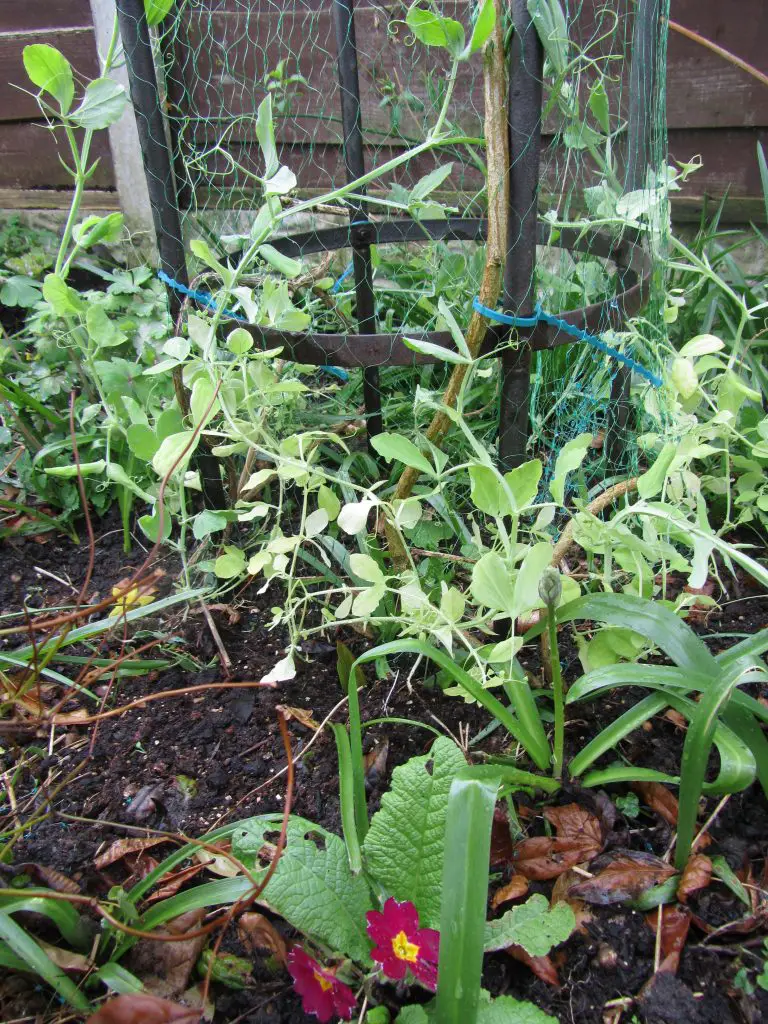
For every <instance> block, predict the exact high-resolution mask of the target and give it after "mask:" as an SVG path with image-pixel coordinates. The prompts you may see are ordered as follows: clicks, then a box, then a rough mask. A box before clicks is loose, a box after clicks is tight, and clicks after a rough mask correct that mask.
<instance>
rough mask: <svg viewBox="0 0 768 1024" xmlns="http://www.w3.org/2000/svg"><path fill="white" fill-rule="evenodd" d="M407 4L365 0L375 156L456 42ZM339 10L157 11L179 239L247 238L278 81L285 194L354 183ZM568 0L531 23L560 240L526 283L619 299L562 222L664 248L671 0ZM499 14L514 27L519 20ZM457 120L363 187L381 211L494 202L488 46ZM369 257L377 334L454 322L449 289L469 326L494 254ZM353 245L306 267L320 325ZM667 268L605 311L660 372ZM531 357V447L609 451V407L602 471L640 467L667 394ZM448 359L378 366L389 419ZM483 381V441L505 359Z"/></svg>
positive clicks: (349, 291) (619, 374)
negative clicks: (621, 318)
mask: <svg viewBox="0 0 768 1024" xmlns="http://www.w3.org/2000/svg"><path fill="white" fill-rule="evenodd" d="M422 6H424V7H430V8H431V9H432V10H434V11H436V12H438V13H440V14H441V15H444V16H449V17H452V18H455V19H457V20H458V21H460V22H461V23H462V24H463V25H464V26H465V28H466V30H467V33H469V32H470V31H471V25H472V19H473V18H474V17H476V13H477V5H476V4H475V3H474V2H472V0H445V2H431V3H429V4H426V3H425V4H423V5H422ZM408 7H409V4H408V3H406V2H404V0H390V2H381V3H379V2H375V0H359V2H358V3H356V4H355V5H354V16H355V29H356V42H357V68H358V76H359V86H360V96H361V122H362V131H363V139H364V157H365V164H366V168H367V169H372V168H376V167H378V166H381V165H382V164H383V163H385V162H386V161H387V160H389V159H390V158H391V157H392V156H393V155H395V154H397V153H398V152H401V151H402V150H403V149H404V148H407V147H409V146H413V145H414V144H417V143H418V142H420V141H422V140H423V139H424V138H425V137H426V135H427V134H428V132H429V131H430V128H431V127H432V126H433V125H434V124H435V121H436V119H437V117H438V115H439V111H440V109H441V107H442V104H443V101H444V97H445V90H446V88H447V82H448V71H449V67H450V59H449V57H448V55H447V53H446V52H445V51H443V50H439V49H437V48H433V47H430V48H426V47H425V46H423V45H422V44H421V43H420V42H419V41H418V40H417V39H415V38H414V36H413V34H412V33H411V31H410V30H409V28H408V26H407V25H406V23H405V18H406V14H407V11H408ZM333 8H334V3H333V2H330V0H285V2H283V0H180V2H179V3H177V5H176V6H175V8H174V9H173V12H172V15H171V16H170V17H169V18H167V19H166V21H165V22H164V23H163V25H162V26H161V27H160V30H159V31H158V33H157V36H156V38H155V42H156V57H157V67H158V82H159V88H158V103H159V105H160V107H161V109H162V111H163V113H164V115H165V124H166V128H167V138H168V141H169V144H170V148H171V152H172V166H173V177H174V179H175V180H174V181H168V182H164V185H165V186H166V189H165V195H166V199H167V201H169V202H170V203H173V204H176V203H177V204H178V207H179V209H180V211H181V223H182V225H183V232H184V235H185V237H186V238H187V240H188V239H189V238H193V237H204V238H206V239H207V240H208V241H209V243H210V244H212V245H214V246H215V247H216V248H217V249H218V250H219V251H220V252H222V253H225V252H226V251H227V250H229V251H236V250H237V249H238V248H239V247H240V246H241V245H242V236H243V235H247V232H248V230H249V227H250V223H251V221H252V219H253V215H254V211H255V210H256V209H257V208H258V206H259V205H260V202H261V201H262V199H261V189H260V185H259V181H258V178H259V175H260V174H261V173H263V172H262V166H261V163H262V156H261V151H260V147H259V142H258V138H257V130H256V111H257V109H258V106H259V104H260V103H261V101H262V100H263V99H264V97H265V96H266V95H267V94H268V93H271V95H272V97H273V111H274V115H275V124H276V136H277V143H278V151H279V159H280V162H281V163H284V164H286V165H287V166H288V167H289V168H290V169H291V170H292V171H293V172H294V173H295V175H296V178H297V182H298V187H297V190H296V192H295V193H294V195H296V196H305V197H306V196H314V195H317V194H318V193H324V192H327V191H328V190H330V189H333V188H335V187H338V186H340V185H342V184H343V183H344V182H345V181H346V171H345V165H344V144H345V138H344V130H343V125H342V116H341V93H340V87H339V81H338V67H337V56H338V48H337V43H338V40H337V35H336V31H335V25H334V17H333V14H334V12H333ZM559 9H561V5H560V4H558V3H554V4H553V3H551V2H549V0H531V2H530V3H529V4H528V10H529V11H531V13H533V14H534V15H536V16H537V17H538V18H539V19H540V20H539V22H537V24H540V25H546V24H547V18H548V17H551V16H552V14H553V12H554V15H555V19H554V24H555V25H556V26H557V24H558V22H557V18H556V14H557V11H558V10H559ZM562 11H563V13H564V16H565V25H566V34H567V38H563V33H562V32H561V31H558V30H557V28H556V29H555V31H554V32H553V31H550V32H549V35H548V36H547V33H546V31H543V32H541V33H540V34H542V35H543V37H544V38H543V42H544V51H545V63H544V75H543V108H544V119H543V141H542V155H541V168H540V186H539V192H538V197H537V202H538V216H539V219H540V221H541V222H542V223H543V225H544V226H545V229H547V230H548V232H549V241H551V242H552V243H553V244H552V245H548V246H540V247H539V249H538V253H537V269H536V278H535V283H534V291H535V296H536V299H537V301H538V302H539V303H540V304H541V306H542V307H543V308H544V309H545V310H547V311H549V312H552V313H557V312H561V311H567V310H574V309H578V308H580V307H585V306H589V305H591V304H594V303H597V302H603V301H610V300H611V298H612V297H613V296H614V295H616V294H617V293H619V292H621V291H622V290H623V288H624V287H625V283H626V282H625V279H624V272H623V271H622V269H621V268H618V267H617V266H616V265H615V264H614V263H613V262H612V261H610V260H605V259H599V258H597V257H594V256H590V255H588V254H587V255H584V254H579V253H575V252H569V251H566V250H563V249H561V248H558V247H557V246H556V244H555V243H556V242H557V240H558V236H559V234H560V231H561V229H562V226H563V225H567V224H574V225H576V227H577V228H578V229H579V230H581V229H582V228H583V229H584V232H585V237H588V234H587V227H590V228H594V229H600V230H602V231H603V232H605V233H607V234H608V235H609V236H611V237H613V238H614V239H618V238H620V237H622V236H623V237H626V236H627V235H637V236H638V237H640V238H641V239H642V244H643V245H644V246H645V247H646V248H647V249H648V250H650V251H651V253H652V254H653V256H654V258H658V257H659V256H660V255H662V254H663V251H664V245H665V238H666V233H667V223H668V211H667V190H668V183H669V182H668V172H667V166H666V159H667V154H666V123H665V97H664V67H665V40H666V21H665V19H666V16H667V14H668V0H612V2H599V0H592V2H582V3H573V2H569V3H566V4H564V5H562ZM505 31H506V37H507V40H509V39H510V38H511V33H512V31H513V26H512V23H511V20H509V18H508V24H507V25H506V26H505ZM511 102H512V103H514V98H513V99H512V101H511ZM446 123H447V124H448V125H449V126H453V127H454V128H455V132H456V135H457V136H460V137H461V138H462V140H464V141H462V142H460V143H457V144H455V145H451V146H448V147H442V148H441V149H439V150H437V151H434V152H427V153H423V154H421V155H419V156H418V157H416V158H414V159H413V160H412V161H410V162H408V163H407V164H405V165H404V166H401V167H399V168H398V169H397V170H396V171H395V172H394V173H392V174H390V175H387V176H386V178H383V179H381V180H378V181H376V182H374V183H373V184H372V185H371V186H370V187H369V196H370V197H371V198H372V199H375V200H377V202H371V203H370V205H368V206H367V207H366V209H367V212H368V214H369V215H370V217H371V218H372V219H374V220H377V221H379V220H384V219H386V218H387V217H391V216H396V217H403V216H412V217H415V218H416V219H419V218H421V219H429V218H432V217H444V216H462V217H478V216H480V217H482V216H484V215H485V212H486V197H485V192H484V186H485V175H484V167H485V163H484V160H485V156H484V148H483V141H482V137H483V87H482V60H481V56H480V55H476V56H475V57H474V58H473V59H472V60H470V61H467V62H465V63H463V64H462V65H461V67H460V69H459V73H458V78H457V81H456V88H455V92H454V93H453V99H452V102H451V103H450V105H449V107H448V114H447V122H446ZM524 151H525V147H523V152H524ZM448 163H450V165H451V169H450V173H449V174H448V175H447V176H446V177H445V179H444V180H442V181H441V182H440V185H439V188H437V189H436V190H435V191H433V192H431V193H430V194H429V195H428V196H426V197H425V198H424V199H423V200H421V201H419V200H418V199H415V198H414V191H413V190H414V186H417V183H418V182H419V181H423V179H424V177H425V175H428V174H429V173H430V172H433V171H435V170H436V169H437V168H440V167H444V166H445V165H446V164H448ZM417 193H418V187H417ZM512 202H513V204H514V203H517V205H518V208H519V206H520V199H519V197H514V196H513V197H512ZM387 203H390V204H400V208H398V207H397V206H387ZM334 205H335V207H336V210H337V211H338V209H339V207H341V211H340V213H339V212H335V211H334V210H333V209H325V208H323V209H320V210H317V211H313V212H312V213H305V214H303V215H302V216H301V217H297V218H296V219H295V221H294V222H292V223H289V229H290V230H291V231H299V230H307V229H312V228H314V227H321V226H328V225H333V224H340V223H345V222H346V221H347V220H348V219H349V210H350V207H354V205H355V201H354V200H351V201H348V203H347V205H346V206H345V205H344V204H334ZM403 205H406V206H409V210H407V211H404V210H403V209H402V206H403ZM520 212H524V211H520ZM353 215H354V214H353ZM587 222H588V223H587ZM512 242H513V244H512V246H511V248H510V252H509V253H508V259H511V260H514V259H516V258H517V256H518V252H517V251H516V247H515V242H516V240H515V239H513V240H512ZM372 258H373V266H374V286H375V295H376V321H377V326H378V329H379V330H380V331H396V330H403V331H406V332H407V331H408V330H409V329H410V330H416V329H427V330H434V329H437V328H441V327H442V328H444V324H443V323H442V321H441V318H440V315H439V312H438V308H437V300H438V298H439V297H440V296H442V297H443V298H445V299H446V301H447V302H448V303H449V305H450V308H451V310H452V312H453V314H454V316H455V317H456V319H457V321H458V322H459V324H460V326H461V327H465V326H466V325H467V323H468V321H469V317H470V315H471V303H472V299H473V298H474V296H475V295H476V294H477V288H478V283H479V279H480V274H481V271H482V266H483V259H484V257H483V248H482V245H478V244H477V243H475V242H453V241H452V242H432V241H429V240H428V239H426V238H425V240H424V242H419V243H410V244H408V245H398V246H395V245H387V246H384V245H382V246H376V247H374V249H373V252H372ZM349 260H350V252H349V251H348V250H346V251H345V250H341V251H338V252H334V253H331V254H329V255H328V256H326V257H317V256H316V257H310V258H309V259H308V260H307V264H308V266H309V267H310V268H311V267H313V266H314V267H317V265H318V264H319V263H320V264H321V265H322V274H323V276H330V277H333V278H334V279H335V282H336V283H335V285H334V287H333V288H332V289H329V290H326V294H325V296H324V297H318V295H316V294H309V296H308V297H307V298H306V307H305V308H307V309H308V310H310V312H311V313H312V316H313V330H315V331H318V332H322V331H330V332H354V329H355V313H356V306H355V290H354V278H353V276H352V275H351V274H347V276H346V277H345V276H343V275H344V273H345V269H346V268H347V267H348V264H349ZM659 266H660V263H659V262H657V263H656V270H655V271H654V277H653V279H652V281H651V295H650V302H649V303H648V305H647V306H646V307H645V309H644V311H643V313H642V315H641V316H640V317H638V318H636V319H635V320H634V321H633V322H632V324H631V325H630V326H628V327H627V328H626V329H625V330H623V331H621V332H618V333H617V332H616V331H615V330H613V329H612V326H611V323H610V320H609V318H608V317H607V316H606V317H605V318H604V320H603V322H600V323H599V325H598V330H597V332H596V333H598V334H599V335H600V336H601V338H602V339H603V340H604V341H605V342H607V343H608V344H610V345H611V346H613V347H615V348H617V349H619V350H620V351H622V352H624V353H625V354H627V355H628V356H630V357H631V358H632V359H634V360H636V361H637V363H638V364H640V365H642V366H644V367H645V368H647V369H648V370H650V371H652V372H653V373H659V372H660V367H661V365H662V361H663V357H664V354H665V333H664V323H663V287H662V281H661V276H660V275H661V271H660V269H658V268H659ZM191 270H192V273H193V274H194V267H192V268H191ZM513 312H514V310H513ZM514 340H515V335H514V332H513V335H512V342H513V343H514ZM531 371H532V372H531V387H530V396H529V402H530V410H529V411H530V422H531V433H530V440H529V453H531V454H539V455H543V456H545V458H547V459H548V460H549V461H551V457H552V455H553V454H554V453H556V452H557V451H558V450H559V449H560V448H561V447H562V445H563V444H564V443H565V442H566V441H567V440H569V439H570V438H572V437H573V436H575V435H576V434H579V433H583V432H586V431H588V432H591V433H593V434H594V435H595V438H596V442H595V443H596V450H597V451H599V450H600V444H601V443H602V439H603V437H604V435H605V432H606V430H607V429H608V428H609V427H611V422H610V421H611V418H612V417H613V421H614V424H615V422H616V421H618V423H619V425H621V424H622V423H623V424H624V433H623V434H621V433H620V432H619V431H618V428H616V427H615V426H614V427H611V429H612V430H613V431H614V433H613V434H612V435H611V436H612V437H614V438H619V443H613V444H611V445H610V446H608V445H606V446H605V460H604V463H603V465H602V466H601V467H600V472H601V474H602V477H603V478H605V477H606V476H610V475H611V474H610V472H606V469H608V470H615V471H616V472H619V471H620V470H623V469H626V468H633V466H634V464H635V457H636V456H635V453H636V445H634V444H633V443H632V435H633V434H637V433H638V432H641V431H644V430H646V429H649V427H650V426H652V425H653V419H654V415H655V409H656V407H657V405H656V402H655V400H654V396H653V394H652V392H653V387H652V385H650V384H648V383H647V382H646V381H645V380H643V379H642V378H640V377H639V376H638V375H637V374H634V375H632V374H629V377H628V375H627V373H626V371H624V370H622V369H621V367H620V365H619V364H618V363H617V362H616V360H614V359H612V358H610V357H609V356H606V355H605V354H603V353H601V352H599V351H596V350H595V349H594V348H592V347H590V346H588V345H585V344H569V345H564V346H561V347H558V348H555V349H553V350H551V351H543V352H538V353H536V354H535V355H534V357H533V360H532V367H531ZM449 372H450V367H447V368H446V367H445V366H433V367H425V368H419V369H415V370H414V369H411V368H406V369H397V368H387V367H386V366H384V367H383V368H382V372H381V376H380V387H381V396H382V402H383V406H384V417H385V422H386V421H387V419H388V418H391V417H392V416H399V417H402V416H403V415H412V416H414V417H415V423H414V426H415V427H416V428H421V427H423V425H424V423H425V422H426V418H425V419H419V415H418V413H413V412H410V411H409V410H411V409H412V394H413V391H414V388H415V386H416V384H422V385H424V386H429V387H430V388H432V389H433V390H438V389H439V387H440V386H441V383H442V382H443V381H444V380H445V379H447V376H448V374H449ZM359 377H360V374H358V373H353V374H351V380H350V382H349V384H347V385H345V387H344V388H343V389H342V390H341V392H340V394H339V396H338V398H337V400H338V411H339V413H340V414H341V413H342V412H347V411H348V409H349V408H350V407H351V405H357V404H358V403H359V402H360V400H361V399H360V394H359V387H360V381H359ZM629 378H631V380H630V379H629ZM483 381H484V383H483V384H482V387H480V388H479V389H478V391H477V394H476V395H474V396H471V399H472V403H474V409H472V410H471V411H472V412H473V414H474V415H475V416H476V417H477V418H476V421H475V427H477V428H478V431H479V432H480V433H481V434H482V435H483V436H484V437H485V438H486V439H487V441H488V443H489V445H491V444H493V443H494V442H495V436H496V430H497V423H498V402H499V400H500V395H499V376H498V373H496V372H490V373H488V374H487V375H486V377H484V378H483ZM630 384H631V387H630ZM331 411H332V412H333V402H331ZM425 417H426V414H425ZM400 422H401V423H402V419H401V420H400Z"/></svg>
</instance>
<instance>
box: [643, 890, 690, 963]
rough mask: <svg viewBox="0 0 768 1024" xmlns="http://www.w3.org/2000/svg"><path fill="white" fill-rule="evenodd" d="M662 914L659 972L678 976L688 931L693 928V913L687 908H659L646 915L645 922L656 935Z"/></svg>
mask: <svg viewBox="0 0 768 1024" xmlns="http://www.w3.org/2000/svg"><path fill="white" fill-rule="evenodd" d="M660 912H661V915H662V916H661V936H660V939H661V941H660V946H661V956H662V961H661V963H660V964H659V971H661V972H662V973H664V974H677V968H678V967H679V966H680V955H681V953H682V952H683V949H684V947H685V940H686V939H687V938H688V929H689V928H690V927H691V912H690V910H688V909H687V907H673V906H666V907H657V908H656V910H652V911H651V913H650V914H646V916H645V920H646V922H647V924H648V927H649V928H651V929H652V930H653V932H654V933H655V932H656V931H657V929H658V928H659V913H660Z"/></svg>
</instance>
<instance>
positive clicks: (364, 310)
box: [333, 0, 383, 449]
mask: <svg viewBox="0 0 768 1024" xmlns="http://www.w3.org/2000/svg"><path fill="white" fill-rule="evenodd" d="M333 22H334V27H335V29H336V46H337V51H338V64H339V86H340V91H341V119H342V127H343V131H344V164H345V167H346V172H347V181H355V180H356V179H357V178H360V177H362V175H363V174H365V154H364V152H363V129H362V118H361V116H360V79H359V75H358V69H357V42H356V39H355V12H354V0H333ZM360 191H361V192H364V190H363V189H360ZM349 206H350V221H351V223H352V225H353V227H352V230H351V239H352V262H353V267H354V274H355V296H356V300H357V324H358V330H359V332H360V333H361V334H375V333H376V299H375V296H374V293H373V267H372V264H371V247H370V241H371V239H372V237H373V235H372V233H371V230H370V228H367V227H366V225H367V223H368V213H367V211H366V209H365V204H364V203H360V202H355V203H353V202H350V204H349ZM363 399H364V402H365V413H366V422H367V426H368V439H369V449H370V438H371V437H372V436H374V435H375V434H380V433H381V431H382V429H383V421H382V417H381V391H380V389H379V371H378V369H377V368H376V367H368V368H367V369H365V370H363Z"/></svg>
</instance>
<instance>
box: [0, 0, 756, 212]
mask: <svg viewBox="0 0 768 1024" xmlns="http://www.w3.org/2000/svg"><path fill="white" fill-rule="evenodd" d="M595 2H597V0H595ZM254 6H255V5H254ZM361 6H362V7H364V6H365V4H364V3H361ZM216 7H217V8H220V9H226V2H225V0H217V4H216ZM736 8H738V13H737V12H736ZM672 18H673V20H674V21H676V22H678V23H680V24H682V25H684V26H686V27H687V28H690V29H693V30H694V31H696V32H698V33H699V34H701V35H702V36H704V37H705V38H707V39H710V40H712V41H713V42H715V43H717V44H718V45H719V46H721V47H723V48H724V49H726V50H728V51H730V52H732V53H734V54H735V55H737V56H738V57H740V58H741V59H742V60H744V61H746V62H747V63H749V64H751V65H753V66H754V67H756V68H757V69H758V70H760V71H762V72H763V73H768V47H766V45H765V41H766V39H768V3H767V2H766V0H739V3H738V4H737V5H733V4H726V3H723V2H722V0H672ZM30 42H43V43H50V44H52V45H55V46H57V47H59V48H60V49H61V50H62V51H63V52H64V53H65V55H66V56H67V57H68V58H69V59H70V60H71V61H72V63H73V65H74V66H75V68H76V69H77V71H78V72H79V74H80V75H81V76H83V77H86V78H87V77H90V76H93V75H94V74H96V73H97V59H96V45H95V39H94V31H93V24H92V18H91V6H90V3H89V0H24V2H21V0H0V69H2V70H0V208H27V209H40V208H58V207H62V206H66V204H67V202H68V189H69V186H70V181H69V177H68V175H67V172H66V170H65V168H64V167H63V166H62V165H61V163H60V161H59V159H58V156H57V149H56V144H55V140H54V138H53V136H52V133H51V132H50V131H49V130H48V129H47V128H46V127H45V125H44V124H42V123H41V121H40V118H39V112H38V110H37V106H36V104H35V100H34V98H33V97H32V96H29V95H27V94H25V93H24V92H22V91H19V89H17V88H15V87H14V85H22V86H23V85H24V82H25V74H24V70H23V66H22V61H21V51H22V48H23V46H24V45H25V44H27V43H30ZM667 96H668V102H667V115H668V126H669V149H670V154H671V156H672V157H673V158H675V159H677V160H690V159H691V158H692V157H693V156H694V155H697V154H698V155H700V156H701V157H702V159H703V163H704V166H703V170H701V171H699V172H698V173H697V174H696V175H694V176H693V177H692V178H691V180H690V182H689V183H688V184H687V185H686V187H685V189H684V191H683V193H682V195H681V196H680V197H675V204H674V213H675V216H676V217H677V218H678V219H681V220H689V219H695V218H697V217H698V215H699V212H700V210H701V208H702V204H703V203H704V202H705V201H706V199H707V198H715V199H716V198H719V197H721V196H723V195H724V194H726V193H727V194H728V196H729V200H728V206H727V219H728V220H729V221H730V222H745V221H748V220H751V219H754V220H764V219H765V211H764V206H763V203H762V199H761V194H762V193H761V186H760V175H759V170H758V164H757V159H756V145H757V142H758V141H762V142H763V144H764V146H765V148H766V151H768V87H766V86H765V85H763V84H761V83H760V82H759V81H758V80H757V79H756V78H754V77H752V76H750V75H749V74H748V73H747V72H745V71H743V70H741V69H739V68H738V67H736V66H734V65H733V64H732V63H730V62H728V61H727V60H725V59H724V58H723V57H722V56H720V55H718V54H716V53H713V52H712V51H711V50H709V49H706V48H704V47H703V46H701V45H700V44H698V43H696V42H694V41H692V40H690V39H687V38H684V37H683V36H681V35H679V34H677V33H675V32H671V33H670V39H669V54H668V76H667ZM94 154H95V155H97V156H99V157H100V158H101V159H100V163H99V167H98V169H97V171H96V174H95V175H94V177H93V178H92V180H91V181H90V183H89V189H88V197H87V199H88V205H89V206H90V207H91V208H104V207H111V206H114V205H115V203H116V199H117V197H116V195H115V191H114V190H115V169H114V167H113V163H112V156H111V154H110V149H109V143H108V141H107V137H106V133H99V135H98V137H97V139H96V142H95V147H94ZM334 162H335V160H334Z"/></svg>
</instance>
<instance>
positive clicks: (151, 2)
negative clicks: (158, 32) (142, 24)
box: [144, 0, 173, 27]
mask: <svg viewBox="0 0 768 1024" xmlns="http://www.w3.org/2000/svg"><path fill="white" fill-rule="evenodd" d="M172 7H173V0H144V14H145V15H146V18H147V24H148V25H149V26H150V27H151V26H152V25H159V24H160V22H161V21H162V20H163V18H164V17H165V16H166V14H168V13H169V11H170V9H171V8H172Z"/></svg>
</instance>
